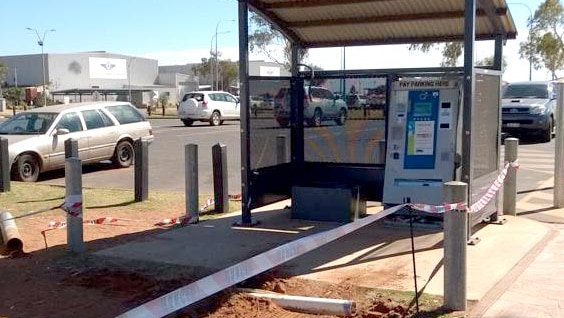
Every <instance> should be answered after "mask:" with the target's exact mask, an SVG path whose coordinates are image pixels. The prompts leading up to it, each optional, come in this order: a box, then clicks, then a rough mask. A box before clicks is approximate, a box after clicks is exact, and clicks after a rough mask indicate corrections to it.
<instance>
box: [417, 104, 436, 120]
mask: <svg viewBox="0 0 564 318" xmlns="http://www.w3.org/2000/svg"><path fill="white" fill-rule="evenodd" d="M432 114H433V105H432V104H431V103H414V105H413V117H431V115H432Z"/></svg>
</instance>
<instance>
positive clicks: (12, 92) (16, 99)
mask: <svg viewBox="0 0 564 318" xmlns="http://www.w3.org/2000/svg"><path fill="white" fill-rule="evenodd" d="M22 92H23V91H22V89H21V88H20V87H10V88H7V89H5V90H3V91H2V96H3V97H4V98H5V99H6V100H7V101H8V103H9V105H12V106H17V105H19V104H20V101H21V98H22Z"/></svg>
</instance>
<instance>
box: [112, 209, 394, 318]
mask: <svg viewBox="0 0 564 318" xmlns="http://www.w3.org/2000/svg"><path fill="white" fill-rule="evenodd" d="M402 207H403V205H398V206H395V207H393V208H390V209H386V210H383V211H381V212H379V213H378V214H374V215H370V216H368V217H365V218H363V219H360V220H357V221H355V222H351V223H348V224H345V225H343V226H340V227H338V228H335V229H332V230H328V231H325V232H321V233H316V234H313V235H310V236H307V237H304V238H301V239H298V240H295V241H292V242H290V243H286V244H284V245H281V246H279V247H276V248H274V249H271V250H269V251H266V252H264V253H261V254H259V255H256V256H254V257H251V258H249V259H247V260H245V261H243V262H240V263H238V264H235V265H233V266H230V267H228V268H226V269H224V270H221V271H219V272H216V273H214V274H212V275H210V276H207V277H204V278H202V279H200V280H198V281H196V282H194V283H192V284H189V285H186V286H184V287H181V288H179V289H176V290H174V291H172V292H170V293H168V294H166V295H163V296H161V297H158V298H156V299H153V300H151V301H149V302H147V303H145V304H143V305H140V306H138V307H136V308H133V309H131V310H129V311H127V312H125V313H123V314H121V315H119V316H118V318H130V317H131V318H134V317H135V318H138V317H147V318H149V317H163V316H166V315H168V314H170V313H173V312H175V311H177V310H179V309H182V308H184V307H186V306H188V305H191V304H193V303H195V302H197V301H199V300H202V299H204V298H206V297H208V296H211V295H213V294H215V293H217V292H219V291H221V290H224V289H225V288H228V287H230V286H233V285H235V284H237V283H239V282H241V281H243V280H245V279H248V278H250V277H253V276H255V275H258V274H260V273H262V272H265V271H267V270H269V269H272V268H274V267H276V266H278V265H280V264H283V263H285V262H287V261H289V260H292V259H294V258H296V257H298V256H301V255H303V254H305V253H307V252H309V251H312V250H314V249H316V248H318V247H320V246H322V245H324V244H327V243H329V242H331V241H334V240H336V239H338V238H340V237H342V236H344V235H347V234H349V233H351V232H353V231H356V230H358V229H360V228H362V227H364V226H366V225H368V224H371V223H373V222H375V221H377V220H379V219H381V218H383V217H386V216H388V215H390V214H392V213H394V212H396V211H398V210H399V209H401V208H402Z"/></svg>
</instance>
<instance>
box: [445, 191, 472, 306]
mask: <svg viewBox="0 0 564 318" xmlns="http://www.w3.org/2000/svg"><path fill="white" fill-rule="evenodd" d="M444 202H446V203H459V202H462V203H465V204H467V203H468V185H467V184H466V183H464V182H460V181H452V182H446V183H445V184H444ZM467 226H468V213H467V212H466V209H464V210H453V211H450V212H446V213H445V215H444V300H443V301H444V304H443V305H444V307H446V308H448V309H451V310H466V306H467V301H466V292H467V291H466V242H467V240H468V234H467Z"/></svg>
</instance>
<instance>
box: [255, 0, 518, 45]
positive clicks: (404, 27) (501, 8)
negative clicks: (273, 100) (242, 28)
mask: <svg viewBox="0 0 564 318" xmlns="http://www.w3.org/2000/svg"><path fill="white" fill-rule="evenodd" d="M246 1H247V2H248V3H249V5H251V7H253V11H255V12H257V13H259V14H261V15H262V16H263V17H265V18H266V19H267V20H269V21H270V22H271V23H273V24H274V25H275V26H276V27H277V28H278V29H279V30H280V31H281V32H282V33H283V34H285V35H286V36H287V37H288V38H289V39H291V40H293V41H295V42H297V43H299V44H300V45H301V46H302V47H304V48H313V47H332V46H355V45H381V44H410V43H426V42H449V41H462V40H463V38H464V12H465V2H466V1H465V0H246ZM497 35H501V36H502V37H503V38H504V39H515V38H516V36H517V30H516V27H515V23H514V22H513V18H512V17H511V14H510V12H509V9H508V7H507V3H506V1H505V0H476V40H493V39H494V38H495V37H496V36H497Z"/></svg>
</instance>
